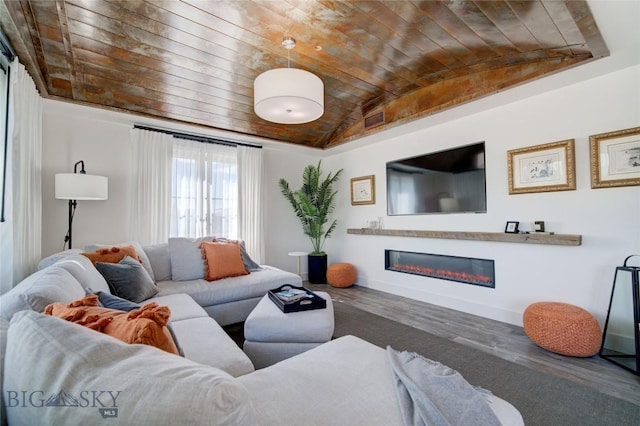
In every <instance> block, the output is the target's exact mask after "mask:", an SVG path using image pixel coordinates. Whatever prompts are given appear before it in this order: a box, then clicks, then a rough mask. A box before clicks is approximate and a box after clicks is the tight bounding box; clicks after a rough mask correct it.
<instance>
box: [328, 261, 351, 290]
mask: <svg viewBox="0 0 640 426" xmlns="http://www.w3.org/2000/svg"><path fill="white" fill-rule="evenodd" d="M357 276H358V274H357V273H356V268H355V266H353V265H352V264H350V263H334V264H333V265H331V266H329V269H327V283H329V285H331V287H351V286H352V285H353V284H354V283H355V282H356V278H357Z"/></svg>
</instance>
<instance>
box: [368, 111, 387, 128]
mask: <svg viewBox="0 0 640 426" xmlns="http://www.w3.org/2000/svg"><path fill="white" fill-rule="evenodd" d="M381 124H384V111H380V112H376V113H375V114H371V115H370V116H368V117H365V118H364V129H365V130H367V129H370V128H372V127H376V126H379V125H381Z"/></svg>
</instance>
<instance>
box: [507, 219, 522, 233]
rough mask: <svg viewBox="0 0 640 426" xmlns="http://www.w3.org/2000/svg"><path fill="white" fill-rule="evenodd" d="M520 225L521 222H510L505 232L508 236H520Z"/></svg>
mask: <svg viewBox="0 0 640 426" xmlns="http://www.w3.org/2000/svg"><path fill="white" fill-rule="evenodd" d="M518 225H520V222H517V221H508V222H507V226H505V228H504V232H506V233H507V234H518V233H519V232H520V231H519V230H518Z"/></svg>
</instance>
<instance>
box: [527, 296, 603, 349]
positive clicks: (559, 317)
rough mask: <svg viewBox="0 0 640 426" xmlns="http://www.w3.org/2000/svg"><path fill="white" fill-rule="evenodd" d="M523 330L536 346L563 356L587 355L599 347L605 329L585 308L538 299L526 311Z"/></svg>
mask: <svg viewBox="0 0 640 426" xmlns="http://www.w3.org/2000/svg"><path fill="white" fill-rule="evenodd" d="M523 323H524V331H525V333H527V336H529V338H530V339H531V340H532V341H533V343H535V344H536V345H538V346H540V347H541V348H544V349H546V350H549V351H551V352H556V353H559V354H561V355H569V356H577V357H588V356H593V355H595V354H597V353H598V351H599V350H600V343H601V342H602V332H601V331H600V326H599V325H598V321H596V319H595V317H594V316H593V315H591V314H590V313H589V312H587V311H586V310H584V309H582V308H580V307H578V306H574V305H569V304H567V303H559V302H537V303H533V304H531V305H529V306H528V307H527V309H525V311H524V314H523Z"/></svg>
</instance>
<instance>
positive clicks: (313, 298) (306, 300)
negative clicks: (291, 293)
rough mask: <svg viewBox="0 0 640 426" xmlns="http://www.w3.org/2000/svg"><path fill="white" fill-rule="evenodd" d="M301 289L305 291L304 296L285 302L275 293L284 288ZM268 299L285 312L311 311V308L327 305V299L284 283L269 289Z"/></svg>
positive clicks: (321, 307)
mask: <svg viewBox="0 0 640 426" xmlns="http://www.w3.org/2000/svg"><path fill="white" fill-rule="evenodd" d="M291 289H294V290H302V291H305V292H306V296H304V297H302V298H301V299H298V300H294V301H292V302H286V301H284V300H282V299H280V298H279V297H278V296H277V293H279V292H282V291H285V290H291ZM267 294H268V295H269V299H271V301H272V302H273V303H274V304H275V305H276V306H277V307H278V309H280V310H281V311H282V312H284V313H285V314H288V313H289V312H300V311H311V310H313V309H325V308H326V307H327V301H326V300H324V299H323V298H322V297H320V296H318V295H317V294H315V293H314V292H312V291H309V290H307V289H306V288H304V287H296V286H294V285H291V284H285V285H282V286H280V287H278V288H274V289H273V290H269V292H268V293H267Z"/></svg>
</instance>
